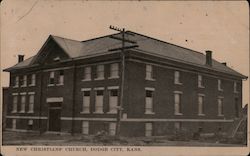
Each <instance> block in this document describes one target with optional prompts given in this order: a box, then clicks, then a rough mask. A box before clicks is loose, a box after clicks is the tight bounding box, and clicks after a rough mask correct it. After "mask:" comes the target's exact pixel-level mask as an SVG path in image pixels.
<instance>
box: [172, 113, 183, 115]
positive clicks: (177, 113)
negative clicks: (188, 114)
mask: <svg viewBox="0 0 250 156" xmlns="http://www.w3.org/2000/svg"><path fill="white" fill-rule="evenodd" d="M174 115H183V114H182V113H174Z"/></svg>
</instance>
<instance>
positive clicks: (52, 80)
mask: <svg viewBox="0 0 250 156" xmlns="http://www.w3.org/2000/svg"><path fill="white" fill-rule="evenodd" d="M49 84H53V85H54V84H55V72H53V71H52V72H50V73H49Z"/></svg>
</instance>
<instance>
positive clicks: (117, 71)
mask: <svg viewBox="0 0 250 156" xmlns="http://www.w3.org/2000/svg"><path fill="white" fill-rule="evenodd" d="M114 65H116V66H115V67H116V69H113V68H114ZM114 72H115V73H116V74H114V75H112V73H114ZM119 72H120V68H119V63H112V64H110V73H109V79H116V78H119Z"/></svg>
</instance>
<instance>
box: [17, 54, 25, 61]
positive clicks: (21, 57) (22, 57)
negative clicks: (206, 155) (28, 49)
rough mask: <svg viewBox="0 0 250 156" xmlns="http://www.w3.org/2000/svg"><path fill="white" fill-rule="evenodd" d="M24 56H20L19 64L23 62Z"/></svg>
mask: <svg viewBox="0 0 250 156" xmlns="http://www.w3.org/2000/svg"><path fill="white" fill-rule="evenodd" d="M23 59H24V55H18V63H20V62H23Z"/></svg>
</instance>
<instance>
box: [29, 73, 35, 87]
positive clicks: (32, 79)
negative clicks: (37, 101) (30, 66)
mask: <svg viewBox="0 0 250 156" xmlns="http://www.w3.org/2000/svg"><path fill="white" fill-rule="evenodd" d="M35 85H36V74H32V75H31V80H30V86H35Z"/></svg>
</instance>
